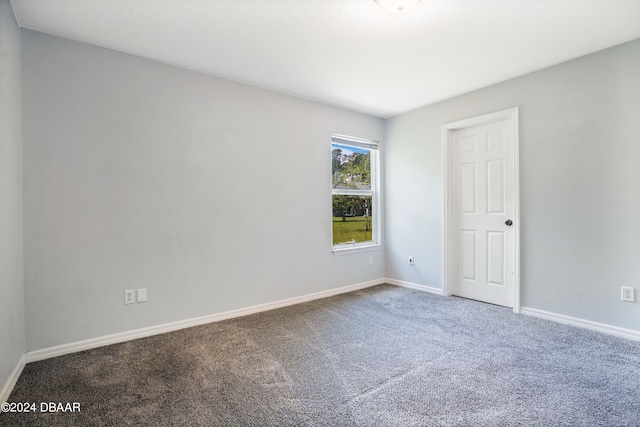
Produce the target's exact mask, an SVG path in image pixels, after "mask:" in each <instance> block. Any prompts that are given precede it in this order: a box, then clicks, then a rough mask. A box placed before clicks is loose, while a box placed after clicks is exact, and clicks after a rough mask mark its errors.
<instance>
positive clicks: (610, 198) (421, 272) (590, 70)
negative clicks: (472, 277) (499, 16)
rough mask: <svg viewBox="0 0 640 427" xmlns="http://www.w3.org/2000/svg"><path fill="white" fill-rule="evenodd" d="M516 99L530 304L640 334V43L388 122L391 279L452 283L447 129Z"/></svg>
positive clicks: (525, 299) (525, 291)
mask: <svg viewBox="0 0 640 427" xmlns="http://www.w3.org/2000/svg"><path fill="white" fill-rule="evenodd" d="M516 106H517V107H520V173H521V182H520V195H521V227H522V229H521V239H522V242H521V252H522V253H521V268H522V275H521V281H522V284H521V286H522V305H523V306H525V307H529V308H536V309H540V310H545V311H549V312H554V313H560V314H564V315H568V316H574V317H578V318H582V319H587V320H591V321H595V322H602V323H605V324H609V325H614V326H618V327H623V328H629V329H633V330H640V304H638V303H635V304H631V303H626V302H622V301H620V286H622V285H625V286H634V287H636V288H637V289H639V290H640V279H639V278H640V262H639V260H640V167H639V164H640V139H639V135H640V40H636V41H633V42H629V43H626V44H623V45H620V46H617V47H613V48H610V49H607V50H604V51H601V52H597V53H595V54H592V55H588V56H585V57H582V58H579V59H576V60H573V61H570V62H566V63H563V64H560V65H557V66H554V67H551V68H547V69H544V70H541V71H538V72H535V73H532V74H528V75H526V76H523V77H520V78H516V79H513V80H510V81H507V82H504V83H500V84H497V85H494V86H491V87H487V88H485V89H482V90H478V91H475V92H472V93H469V94H466V95H462V96H459V97H456V98H453V99H450V100H447V101H444V102H440V103H438V104H434V105H430V106H427V107H424V108H421V109H418V110H415V111H412V112H409V113H406V114H403V115H400V116H397V117H394V118H391V119H389V120H387V121H386V127H385V138H384V140H385V144H386V151H385V160H386V171H387V173H386V175H385V177H386V179H385V185H386V201H387V204H386V229H387V230H388V233H387V246H386V250H387V252H386V256H387V265H386V267H387V277H390V278H394V279H397V280H404V281H408V282H412V283H417V284H422V285H427V286H433V287H437V288H441V287H442V260H443V256H442V209H443V208H442V204H443V195H442V150H441V147H442V146H441V144H442V142H441V125H442V124H445V123H448V122H452V121H456V120H461V119H465V118H469V117H474V116H478V115H481V114H485V113H490V112H493V111H498V110H502V109H506V108H510V107H516ZM408 255H414V256H415V267H410V266H408V265H407V263H406V257H407V256H408Z"/></svg>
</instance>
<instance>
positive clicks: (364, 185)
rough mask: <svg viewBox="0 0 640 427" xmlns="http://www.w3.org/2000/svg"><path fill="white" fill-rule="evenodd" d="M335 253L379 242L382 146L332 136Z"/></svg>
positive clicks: (340, 136)
mask: <svg viewBox="0 0 640 427" xmlns="http://www.w3.org/2000/svg"><path fill="white" fill-rule="evenodd" d="M331 181H332V185H331V191H332V208H333V218H332V219H333V226H332V238H333V249H334V251H340V250H344V249H351V248H358V247H363V246H372V245H377V244H378V243H379V238H378V236H379V228H380V227H379V224H380V221H379V217H380V215H379V211H380V208H379V202H378V199H379V198H378V143H377V142H376V141H369V140H366V139H361V138H354V137H350V136H344V135H335V134H334V135H332V137H331Z"/></svg>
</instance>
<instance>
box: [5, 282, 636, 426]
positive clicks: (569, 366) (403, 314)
mask: <svg viewBox="0 0 640 427" xmlns="http://www.w3.org/2000/svg"><path fill="white" fill-rule="evenodd" d="M10 401H12V402H24V401H28V402H51V401H53V402H79V403H80V404H81V412H80V413H54V414H52V413H35V414H2V415H0V425H3V426H9V425H76V426H93V425H96V426H98V425H107V426H115V425H118V426H119V425H154V426H155V425H166V426H171V425H175V426H186V425H203V426H217V425H220V426H294V425H295V426H517V425H522V426H638V425H640V342H635V341H629V340H624V339H619V338H615V337H611V336H607V335H602V334H599V333H595V332H591V331H587V330H582V329H577V328H572V327H569V326H564V325H560V324H556V323H552V322H548V321H544V320H540V319H536V318H532V317H527V316H522V315H515V314H513V313H512V312H511V310H510V309H506V308H503V307H497V306H493V305H489V304H482V303H478V302H474V301H470V300H464V299H460V298H444V297H440V296H436V295H431V294H427V293H422V292H417V291H412V290H409V289H404V288H398V287H394V286H389V285H381V286H376V287H373V288H369V289H365V290H362V291H358V292H353V293H350V294H345V295H340V296H336V297H332V298H327V299H322V300H317V301H313V302H310V303H305V304H300V305H297V306H293V307H287V308H283V309H279V310H274V311H270V312H265V313H260V314H255V315H252V316H247V317H243V318H239V319H233V320H227V321H223V322H218V323H213V324H209V325H204V326H199V327H194V328H190V329H186V330H182V331H177V332H173V333H168V334H164V335H159V336H154V337H149V338H143V339H138V340H135V341H132V342H127V343H122V344H116V345H111V346H107V347H102V348H98V349H93V350H88V351H84V352H81V353H76V354H71V355H67V356H62V357H58V358H54V359H49V360H45V361H41V362H36V363H31V364H28V365H27V366H26V367H25V369H24V371H23V373H22V376H21V377H20V379H19V381H18V383H17V384H16V387H15V389H14V391H13V393H12V395H11V398H10Z"/></svg>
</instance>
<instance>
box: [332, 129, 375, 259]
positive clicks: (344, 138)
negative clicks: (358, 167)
mask: <svg viewBox="0 0 640 427" xmlns="http://www.w3.org/2000/svg"><path fill="white" fill-rule="evenodd" d="M333 144H340V145H345V146H348V147H354V148H364V149H367V150H369V151H370V158H369V160H370V167H371V190H351V189H334V188H333V177H332V183H331V203H332V209H331V221H332V222H331V242H332V243H333V196H334V195H344V196H371V204H372V208H371V216H372V220H371V226H372V233H371V240H368V241H366V242H356V243H341V244H338V245H333V254H334V255H343V254H346V253H354V252H361V251H367V250H372V249H376V248H378V247H379V246H380V226H381V223H382V222H381V218H380V213H381V212H382V209H381V207H380V142H378V141H374V140H370V139H364V138H357V137H354V136H348V135H340V134H336V133H332V134H331V145H330V147H332V146H333Z"/></svg>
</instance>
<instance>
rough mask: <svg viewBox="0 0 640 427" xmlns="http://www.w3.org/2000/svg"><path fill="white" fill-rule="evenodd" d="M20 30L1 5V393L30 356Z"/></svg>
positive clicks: (4, 4)
mask: <svg viewBox="0 0 640 427" xmlns="http://www.w3.org/2000/svg"><path fill="white" fill-rule="evenodd" d="M20 127H21V124H20V29H19V28H18V25H17V24H16V21H15V18H14V17H13V11H12V10H11V6H10V5H9V2H8V1H7V0H0V389H2V387H3V386H4V384H5V383H6V382H7V380H8V379H9V376H10V375H11V373H12V372H13V370H14V369H15V367H16V366H17V365H18V361H19V360H20V358H21V357H22V355H23V354H24V349H25V332H24V294H23V286H22V277H23V265H22V158H21V156H22V154H21V143H20Z"/></svg>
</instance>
